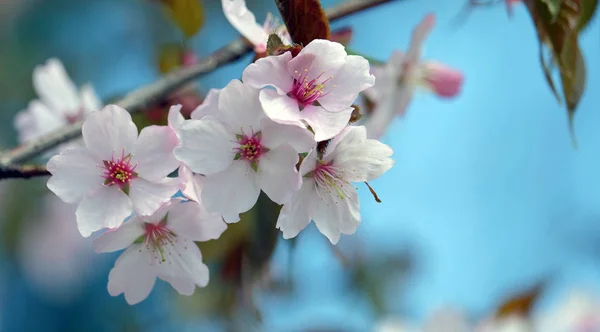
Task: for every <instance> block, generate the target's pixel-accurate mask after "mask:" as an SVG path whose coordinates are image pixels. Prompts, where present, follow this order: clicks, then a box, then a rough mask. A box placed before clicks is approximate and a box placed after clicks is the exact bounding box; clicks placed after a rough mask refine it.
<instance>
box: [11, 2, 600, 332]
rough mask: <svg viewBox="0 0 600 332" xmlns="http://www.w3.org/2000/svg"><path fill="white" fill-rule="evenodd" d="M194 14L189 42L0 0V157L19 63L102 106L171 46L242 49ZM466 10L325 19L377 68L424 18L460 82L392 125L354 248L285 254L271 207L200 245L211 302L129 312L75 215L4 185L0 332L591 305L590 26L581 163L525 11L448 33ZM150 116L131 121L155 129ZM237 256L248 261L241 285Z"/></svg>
mask: <svg viewBox="0 0 600 332" xmlns="http://www.w3.org/2000/svg"><path fill="white" fill-rule="evenodd" d="M340 2H341V1H334V0H324V1H322V4H323V7H325V8H327V7H330V6H333V5H336V4H338V3H340ZM200 4H201V6H202V10H203V13H204V14H203V16H204V20H203V24H202V26H201V28H200V30H199V32H198V33H197V34H196V35H195V36H193V37H192V38H190V39H189V40H188V41H187V42H185V44H184V43H183V40H184V37H183V34H182V33H181V31H180V30H179V29H178V28H177V27H176V25H175V24H173V22H172V20H170V19H169V17H168V15H165V8H164V7H163V4H161V3H159V2H158V1H149V0H88V1H76V0H52V1H41V0H3V1H2V2H1V3H0V45H1V46H0V150H1V149H9V148H11V147H14V146H15V145H16V144H17V135H16V131H15V128H14V126H13V121H14V117H15V115H16V114H17V112H19V111H21V110H22V109H24V108H25V107H26V105H27V103H28V102H29V100H31V99H33V98H35V93H34V91H33V87H32V82H31V80H32V78H31V74H32V71H33V68H34V67H35V66H36V65H40V64H43V63H44V62H45V61H46V60H47V59H49V58H52V57H56V58H59V59H60V60H62V62H63V63H64V65H65V67H66V69H67V71H68V73H69V74H70V76H71V77H72V79H73V80H74V82H75V83H76V84H77V85H78V86H79V85H82V84H83V83H86V82H90V83H91V84H93V86H94V87H95V89H96V91H97V92H98V94H99V95H100V97H101V98H102V100H103V101H104V102H105V103H106V102H108V101H110V100H114V99H115V98H118V97H119V96H123V95H124V94H125V93H127V92H129V91H131V90H133V89H135V88H138V87H140V86H142V85H144V84H147V83H151V82H153V81H155V80H157V79H158V78H160V77H161V75H163V74H164V72H165V71H166V69H165V66H166V67H169V66H168V65H167V64H166V62H168V61H167V60H165V59H167V58H168V54H169V52H172V51H170V50H172V49H173V48H175V49H177V48H178V47H181V46H182V45H185V47H187V48H188V49H189V50H191V51H193V53H195V54H196V55H197V56H198V57H199V58H201V57H202V56H205V55H208V54H210V53H211V52H213V51H215V50H216V49H218V48H219V47H221V46H223V45H225V44H227V43H228V42H229V41H231V40H232V39H233V38H237V37H238V33H237V32H236V31H235V29H234V28H233V27H232V26H231V25H230V24H229V23H228V22H227V20H226V19H225V17H224V15H223V13H222V9H221V2H220V1H219V0H200ZM247 4H248V7H249V8H250V9H251V10H252V11H253V12H254V13H255V15H256V16H257V20H258V21H259V22H263V20H264V18H265V16H266V13H267V12H269V11H270V12H272V13H277V10H276V8H275V5H274V3H273V2H271V1H258V0H247ZM463 5H464V1H463V0H446V1H438V0H396V1H394V2H393V3H390V4H386V5H382V6H380V7H377V8H374V9H371V10H368V11H365V12H362V13H359V14H356V15H353V16H351V17H348V18H345V19H342V20H339V21H336V22H335V23H333V24H332V28H342V27H351V28H352V30H353V37H352V40H351V42H350V43H349V47H350V48H352V50H355V51H357V52H360V53H363V54H366V55H369V56H371V57H374V58H376V59H380V60H386V59H387V58H388V57H389V56H390V55H391V53H392V51H393V50H395V49H400V50H404V49H405V48H406V47H407V45H408V42H409V40H410V32H411V30H412V28H413V26H414V25H416V24H417V23H418V22H419V21H420V20H421V18H422V17H423V16H424V15H425V14H426V13H428V12H434V13H435V14H436V15H437V25H436V28H435V29H434V30H433V32H432V34H431V35H430V36H429V38H428V39H427V41H426V46H425V48H424V57H425V58H427V59H435V60H438V61H441V62H443V63H446V64H448V65H450V66H452V67H456V68H459V69H460V70H462V71H463V72H464V74H465V77H466V81H465V85H464V87H463V90H462V93H461V95H460V97H459V98H457V99H454V100H452V101H445V100H444V101H442V100H439V99H437V98H435V97H433V96H430V95H428V94H417V96H416V98H415V99H414V100H413V103H412V104H411V106H410V107H409V110H408V113H407V115H406V116H405V117H403V118H401V119H400V118H398V119H396V120H395V121H394V123H393V125H392V126H391V127H390V128H389V130H388V132H387V133H386V135H385V136H384V137H383V139H382V140H383V141H384V142H385V143H387V144H389V145H390V146H391V147H392V148H393V149H394V159H395V160H396V165H395V167H394V168H393V169H392V170H390V171H389V172H388V173H386V174H385V175H384V176H383V178H381V179H378V180H376V181H373V182H372V183H371V185H372V186H373V187H374V188H375V189H376V190H377V192H378V194H379V197H380V198H381V199H382V201H383V203H381V204H378V203H376V202H375V201H374V200H373V198H372V196H371V194H370V193H369V192H368V190H367V189H366V188H364V187H360V189H359V193H360V197H361V211H362V216H363V222H362V224H361V225H360V227H359V229H358V231H357V233H356V234H355V235H354V236H344V237H342V240H341V241H340V243H339V244H338V246H337V247H335V248H334V247H333V246H331V245H330V244H329V242H328V241H327V239H326V238H325V237H324V236H322V235H321V234H320V233H319V232H318V231H317V229H316V227H314V225H312V224H311V225H309V227H308V228H307V229H306V230H305V231H304V232H302V233H301V234H300V235H299V236H298V238H297V239H296V240H294V241H286V240H283V239H282V237H281V235H280V234H279V233H278V232H273V230H274V227H272V225H271V227H269V228H267V229H262V228H260V227H259V226H258V224H257V222H256V220H260V219H261V218H268V217H269V216H268V213H269V212H272V210H273V207H272V206H271V207H270V208H269V205H268V204H266V203H265V204H263V205H262V206H263V207H265V206H266V208H264V209H263V211H262V212H261V211H258V212H256V211H254V212H252V213H248V214H247V215H246V216H245V220H242V222H241V223H239V224H236V225H235V226H233V227H230V229H229V230H228V231H227V232H226V236H224V238H222V239H220V240H217V241H210V242H209V243H206V244H203V246H201V250H202V251H203V254H204V256H205V258H206V259H207V261H208V263H209V264H210V266H211V282H210V284H209V286H208V287H207V288H205V289H200V290H197V291H196V293H195V294H194V295H193V296H191V297H185V296H180V295H178V294H177V293H176V292H175V291H173V290H172V289H171V288H170V287H169V286H168V285H166V284H165V283H163V282H157V285H156V287H155V289H154V290H153V292H152V293H151V295H150V296H149V297H148V299H146V300H145V301H143V302H142V303H140V304H138V305H135V306H128V305H127V304H126V302H125V300H124V299H123V297H122V296H119V297H111V296H110V295H109V294H108V292H107V290H106V284H107V280H108V272H109V270H110V268H111V267H112V265H113V264H114V261H115V259H116V257H117V256H118V253H117V254H114V255H111V254H103V255H99V254H95V253H94V252H93V249H92V247H91V241H92V240H91V239H84V238H82V237H81V236H80V235H79V233H78V231H77V228H76V225H75V219H74V207H72V206H69V205H65V204H64V203H62V202H61V201H60V200H59V199H58V198H56V197H54V196H53V195H51V193H50V192H49V191H48V190H47V189H46V187H45V181H46V179H34V180H26V181H24V180H9V181H2V182H1V183H0V331H82V330H86V331H188V330H189V331H253V330H257V331H371V330H372V329H373V328H374V327H375V326H377V325H378V324H380V323H381V321H382V320H388V319H389V318H390V317H393V318H394V319H395V320H402V321H403V322H407V324H417V325H418V324H421V323H422V322H424V321H426V320H427V319H428V318H429V317H431V316H432V315H434V313H436V312H439V310H445V309H448V308H452V310H456V311H458V312H461V313H462V314H463V315H464V316H465V317H468V318H469V319H471V320H476V321H477V320H481V319H484V318H485V317H489V316H490V315H492V314H493V313H494V312H495V311H496V310H497V308H498V307H499V306H501V305H502V304H503V303H505V302H506V301H507V299H510V298H512V297H514V296H517V295H518V294H520V293H523V292H527V291H529V290H531V289H536V287H538V286H539V285H543V287H542V288H541V289H542V291H541V292H540V294H539V299H538V300H537V301H536V303H535V307H534V311H536V312H537V311H540V312H541V311H543V310H545V309H544V308H547V307H551V306H552V305H553V304H554V303H557V302H559V301H560V300H561V299H562V298H564V296H565V294H568V293H569V292H570V291H571V290H572V289H584V290H585V292H586V293H587V294H593V295H594V296H595V294H596V292H600V131H599V130H598V129H597V128H598V125H599V124H600V110H599V106H598V105H600V95H599V94H598V93H597V91H599V90H600V75H598V74H599V73H600V62H598V61H597V59H598V58H599V57H600V34H599V31H600V29H599V24H598V22H597V20H596V21H594V22H592V23H591V25H590V27H589V28H588V29H587V30H586V32H585V33H584V35H583V36H582V37H581V39H580V40H581V47H582V50H583V53H584V56H585V58H586V65H587V71H588V84H587V88H586V93H585V95H584V96H583V98H582V101H581V103H580V105H579V108H578V111H577V114H576V116H575V122H574V128H575V132H576V134H577V141H578V146H577V148H575V147H574V146H573V145H572V144H571V139H570V136H569V128H568V123H567V115H566V111H565V110H564V109H563V108H562V107H561V106H560V105H559V104H558V103H557V102H556V100H555V99H554V97H553V96H552V94H551V92H550V89H549V88H548V87H547V84H546V82H545V80H544V77H543V74H542V70H541V67H540V64H539V59H538V41H537V35H536V32H535V30H534V28H533V24H532V22H531V18H530V17H529V15H528V14H527V12H526V10H525V8H524V6H522V5H517V6H515V12H514V15H513V16H512V17H511V18H509V17H508V16H507V13H506V10H505V9H504V7H503V5H502V4H499V5H498V6H493V7H485V8H480V9H477V10H475V11H473V12H472V13H471V15H469V16H468V17H462V19H460V22H458V23H457V21H456V17H457V15H458V14H459V12H460V10H461V8H462V7H463ZM165 54H167V55H165ZM252 58H253V56H252V55H247V56H245V57H243V58H242V59H240V60H239V61H237V62H236V63H234V64H231V65H228V66H225V67H223V68H221V69H219V70H217V71H215V72H213V73H211V74H209V75H207V76H205V77H203V78H202V79H200V80H199V81H198V84H197V85H196V86H195V87H194V89H195V90H194V91H196V92H195V95H196V97H197V98H201V97H202V96H203V95H204V94H205V93H206V92H207V91H208V89H210V88H222V87H224V86H225V85H226V84H227V82H229V81H230V80H231V79H233V78H239V77H240V76H241V72H242V70H243V69H244V68H245V67H246V66H247V65H248V64H249V63H250V62H251V61H252ZM161 59H162V60H161ZM161 69H162V71H161ZM167 69H168V68H167ZM175 99H176V98H175ZM165 105H166V104H165ZM165 105H157V109H158V110H161V109H163V110H164V109H166V108H165ZM153 114H155V113H152V112H151V111H149V112H147V113H146V114H143V115H141V116H138V117H136V122H137V123H138V125H140V124H147V123H151V122H160V121H164V117H161V115H160V114H163V113H160V112H159V113H158V114H159V116H158V118H157V117H156V116H153ZM265 211H266V212H265ZM265 213H266V217H265ZM240 252H246V254H247V255H248V256H250V258H249V261H250V263H251V264H250V265H252V267H251V268H250V271H251V273H250V274H251V275H252V277H251V279H252V280H251V281H248V277H247V276H246V275H247V273H242V271H241V270H242V266H241V265H243V264H240V258H239V257H240ZM271 254H272V255H271ZM536 294H537V293H536ZM599 308H600V307H599ZM599 310H600V309H599ZM599 312H600V311H599ZM396 331H404V330H400V329H397V330H396ZM457 331H458V330H457ZM573 331H575V330H573ZM586 331H588V330H586ZM589 331H600V329H599V330H589Z"/></svg>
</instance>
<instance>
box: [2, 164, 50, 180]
mask: <svg viewBox="0 0 600 332" xmlns="http://www.w3.org/2000/svg"><path fill="white" fill-rule="evenodd" d="M46 175H50V172H48V170H47V169H46V166H44V165H23V166H12V165H10V166H2V165H0V180H3V179H29V178H33V177H38V176H46Z"/></svg>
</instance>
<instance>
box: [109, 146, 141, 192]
mask: <svg viewBox="0 0 600 332" xmlns="http://www.w3.org/2000/svg"><path fill="white" fill-rule="evenodd" d="M131 157H132V154H131V153H130V154H128V155H125V149H124V148H123V151H122V152H121V157H120V158H117V159H115V154H114V152H113V156H112V157H111V160H110V161H108V160H104V161H103V163H104V173H103V174H102V177H103V178H104V179H105V180H104V184H105V185H107V186H112V185H118V186H119V188H120V189H122V190H124V191H127V190H128V189H129V185H130V184H131V180H133V179H135V178H136V177H137V173H135V168H136V167H137V164H135V165H132V164H131Z"/></svg>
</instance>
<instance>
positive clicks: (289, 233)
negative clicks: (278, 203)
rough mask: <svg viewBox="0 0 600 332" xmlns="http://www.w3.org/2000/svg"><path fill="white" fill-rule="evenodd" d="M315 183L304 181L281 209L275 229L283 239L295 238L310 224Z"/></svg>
mask: <svg viewBox="0 0 600 332" xmlns="http://www.w3.org/2000/svg"><path fill="white" fill-rule="evenodd" d="M314 188H315V181H314V180H313V179H305V180H304V183H303V184H302V187H301V188H300V190H299V191H297V192H296V193H295V194H294V195H293V196H292V197H291V198H290V201H289V202H287V203H286V204H285V205H283V207H282V208H281V212H280V213H279V217H278V218H277V224H276V226H275V227H277V229H279V230H281V232H283V238H284V239H290V238H293V237H296V235H298V233H300V231H301V230H303V229H304V228H306V226H307V225H308V223H310V219H311V217H310V211H312V209H313V197H314V195H316V194H317V193H316V192H315V190H314Z"/></svg>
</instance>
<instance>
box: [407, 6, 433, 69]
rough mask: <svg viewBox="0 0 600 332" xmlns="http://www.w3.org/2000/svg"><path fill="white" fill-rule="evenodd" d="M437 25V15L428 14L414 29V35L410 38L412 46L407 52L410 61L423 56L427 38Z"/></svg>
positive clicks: (415, 60)
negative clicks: (424, 43)
mask: <svg viewBox="0 0 600 332" xmlns="http://www.w3.org/2000/svg"><path fill="white" fill-rule="evenodd" d="M434 25H435V15H433V14H427V15H425V17H423V19H422V20H421V22H419V24H417V26H416V27H415V28H414V29H413V31H412V35H411V38H410V46H409V47H408V51H407V52H406V53H407V54H406V56H407V58H408V59H410V61H413V62H417V61H419V59H420V58H421V47H422V45H423V42H424V41H425V38H427V36H428V35H429V33H430V32H431V29H433V26H434Z"/></svg>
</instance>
